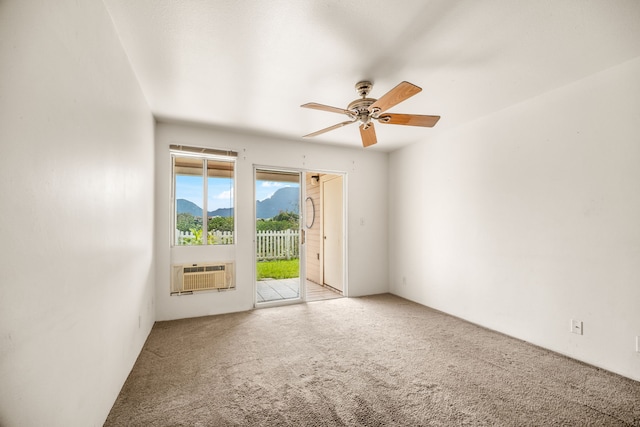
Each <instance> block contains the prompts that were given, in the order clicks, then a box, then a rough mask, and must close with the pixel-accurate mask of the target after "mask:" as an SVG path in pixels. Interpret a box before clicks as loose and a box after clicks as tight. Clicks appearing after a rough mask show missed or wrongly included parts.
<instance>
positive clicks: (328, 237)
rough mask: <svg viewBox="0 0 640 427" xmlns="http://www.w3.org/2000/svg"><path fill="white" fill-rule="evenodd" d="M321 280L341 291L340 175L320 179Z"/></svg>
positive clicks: (342, 227)
mask: <svg viewBox="0 0 640 427" xmlns="http://www.w3.org/2000/svg"><path fill="white" fill-rule="evenodd" d="M322 198H323V203H322V225H323V230H322V232H323V260H324V270H323V282H324V284H325V285H328V286H331V287H332V288H335V289H337V290H339V291H341V292H342V291H343V290H344V289H343V287H344V284H343V280H344V279H343V277H344V275H343V267H344V266H343V259H344V256H343V253H342V252H343V247H344V241H343V236H344V226H343V214H342V212H343V209H342V199H343V197H342V176H340V175H338V176H332V177H331V179H328V180H326V181H322Z"/></svg>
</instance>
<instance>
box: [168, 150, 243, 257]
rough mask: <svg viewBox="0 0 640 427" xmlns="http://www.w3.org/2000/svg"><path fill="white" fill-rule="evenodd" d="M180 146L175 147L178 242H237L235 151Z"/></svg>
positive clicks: (174, 164) (183, 243)
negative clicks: (235, 240)
mask: <svg viewBox="0 0 640 427" xmlns="http://www.w3.org/2000/svg"><path fill="white" fill-rule="evenodd" d="M180 148H181V149H176V148H172V150H171V157H172V162H173V200H174V210H173V212H174V215H173V219H174V220H173V224H174V227H173V228H174V239H173V243H174V245H176V246H192V245H229V244H233V243H234V231H235V220H234V218H235V215H234V180H235V156H234V155H233V154H235V153H232V152H225V151H219V150H210V149H189V148H184V147H180ZM194 151H195V152H194Z"/></svg>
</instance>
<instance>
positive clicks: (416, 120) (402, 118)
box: [378, 113, 440, 128]
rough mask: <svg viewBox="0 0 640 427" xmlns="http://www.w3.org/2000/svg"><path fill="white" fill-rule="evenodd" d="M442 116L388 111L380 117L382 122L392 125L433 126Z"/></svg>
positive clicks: (379, 119)
mask: <svg viewBox="0 0 640 427" xmlns="http://www.w3.org/2000/svg"><path fill="white" fill-rule="evenodd" d="M438 120H440V116H422V115H420V114H391V113H386V114H383V115H381V116H380V117H379V118H378V121H379V122H380V123H387V124H390V125H407V126H422V127H426V128H431V127H434V126H435V125H436V123H438Z"/></svg>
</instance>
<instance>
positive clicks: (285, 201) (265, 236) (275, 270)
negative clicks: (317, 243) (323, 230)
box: [255, 168, 305, 305]
mask: <svg viewBox="0 0 640 427" xmlns="http://www.w3.org/2000/svg"><path fill="white" fill-rule="evenodd" d="M300 177H301V173H300V172H297V171H283V170H275V169H266V168H265V169H262V168H256V170H255V196H256V197H255V199H256V201H255V203H256V208H255V215H256V218H255V224H256V230H255V236H256V238H255V250H256V305H267V304H279V303H287V302H294V301H300V300H303V299H304V291H305V289H304V280H300V277H301V274H300V270H301V266H302V264H301V262H300V260H301V259H303V258H302V252H303V243H304V230H303V229H302V228H301V215H300V213H301V210H300V199H301V197H300V195H301V191H302V188H301V179H300ZM302 270H304V267H303V266H302ZM302 277H304V276H302Z"/></svg>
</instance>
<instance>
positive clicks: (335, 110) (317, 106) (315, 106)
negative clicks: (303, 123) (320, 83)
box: [301, 102, 353, 116]
mask: <svg viewBox="0 0 640 427" xmlns="http://www.w3.org/2000/svg"><path fill="white" fill-rule="evenodd" d="M301 107H302V108H312V109H314V110H320V111H329V112H330V113H339V114H346V115H347V116H353V111H349V110H345V109H344V108H338V107H330V106H329V105H322V104H317V103H315V102H308V103H306V104H302V105H301Z"/></svg>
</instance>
